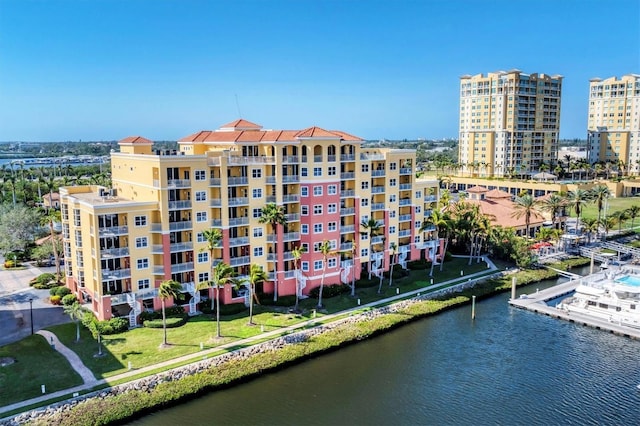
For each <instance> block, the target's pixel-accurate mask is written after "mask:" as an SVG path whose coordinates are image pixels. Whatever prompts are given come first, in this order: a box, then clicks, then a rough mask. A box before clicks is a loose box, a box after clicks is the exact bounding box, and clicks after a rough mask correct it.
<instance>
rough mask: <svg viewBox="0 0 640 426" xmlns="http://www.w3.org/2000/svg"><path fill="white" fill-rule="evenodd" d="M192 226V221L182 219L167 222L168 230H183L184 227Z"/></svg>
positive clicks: (189, 227)
mask: <svg viewBox="0 0 640 426" xmlns="http://www.w3.org/2000/svg"><path fill="white" fill-rule="evenodd" d="M191 228H193V223H192V222H191V221H190V220H183V221H181V222H169V231H183V230H185V229H191Z"/></svg>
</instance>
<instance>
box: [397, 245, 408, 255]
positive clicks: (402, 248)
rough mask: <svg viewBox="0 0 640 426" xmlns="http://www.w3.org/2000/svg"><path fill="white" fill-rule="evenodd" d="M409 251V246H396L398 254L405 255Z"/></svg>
mask: <svg viewBox="0 0 640 426" xmlns="http://www.w3.org/2000/svg"><path fill="white" fill-rule="evenodd" d="M408 251H411V244H402V245H399V246H398V253H406V252H408Z"/></svg>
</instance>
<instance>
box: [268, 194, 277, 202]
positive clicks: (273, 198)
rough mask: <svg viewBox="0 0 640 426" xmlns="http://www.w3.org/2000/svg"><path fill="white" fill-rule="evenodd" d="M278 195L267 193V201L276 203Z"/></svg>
mask: <svg viewBox="0 0 640 426" xmlns="http://www.w3.org/2000/svg"><path fill="white" fill-rule="evenodd" d="M275 202H276V196H275V195H267V203H275Z"/></svg>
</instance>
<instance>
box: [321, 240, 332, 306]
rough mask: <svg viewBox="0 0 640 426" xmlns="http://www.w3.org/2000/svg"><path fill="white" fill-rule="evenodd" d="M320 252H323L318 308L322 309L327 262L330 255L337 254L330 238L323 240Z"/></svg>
mask: <svg viewBox="0 0 640 426" xmlns="http://www.w3.org/2000/svg"><path fill="white" fill-rule="evenodd" d="M319 249H320V253H321V254H322V278H320V291H319V292H318V309H322V308H323V306H322V289H323V288H324V276H325V275H326V273H327V263H328V261H329V256H335V254H336V253H335V252H334V251H333V250H331V243H330V242H329V240H323V241H322V242H321V243H320V247H319Z"/></svg>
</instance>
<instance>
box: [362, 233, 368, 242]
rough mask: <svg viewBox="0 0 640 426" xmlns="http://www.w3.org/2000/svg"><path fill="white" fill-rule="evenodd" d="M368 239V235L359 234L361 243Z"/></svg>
mask: <svg viewBox="0 0 640 426" xmlns="http://www.w3.org/2000/svg"><path fill="white" fill-rule="evenodd" d="M368 239H369V234H360V240H361V241H366V240H368Z"/></svg>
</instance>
